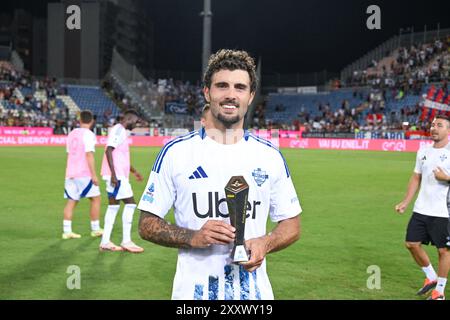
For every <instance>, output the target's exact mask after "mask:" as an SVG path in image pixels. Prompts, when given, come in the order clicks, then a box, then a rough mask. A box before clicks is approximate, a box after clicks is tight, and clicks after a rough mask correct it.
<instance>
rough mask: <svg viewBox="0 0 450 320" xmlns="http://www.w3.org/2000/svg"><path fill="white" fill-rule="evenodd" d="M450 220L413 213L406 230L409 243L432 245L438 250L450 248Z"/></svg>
mask: <svg viewBox="0 0 450 320" xmlns="http://www.w3.org/2000/svg"><path fill="white" fill-rule="evenodd" d="M448 227H449V219H448V218H441V217H431V216H426V215H423V214H420V213H417V212H413V214H412V216H411V219H410V220H409V223H408V229H407V230H406V241H407V242H421V243H423V244H429V243H431V244H432V245H434V246H435V247H437V248H448V246H447V245H446V243H447V237H448V236H449V231H448Z"/></svg>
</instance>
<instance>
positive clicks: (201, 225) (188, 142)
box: [138, 50, 301, 300]
mask: <svg viewBox="0 0 450 320" xmlns="http://www.w3.org/2000/svg"><path fill="white" fill-rule="evenodd" d="M256 84H257V79H256V74H255V65H254V61H253V59H252V58H251V57H250V56H249V55H248V54H247V53H246V52H244V51H234V50H220V51H218V52H217V53H215V54H213V55H212V56H211V57H210V60H209V64H208V68H207V70H206V72H205V75H204V95H205V99H206V101H207V102H208V103H209V105H210V110H209V111H208V114H209V115H208V116H206V117H205V118H204V120H205V123H204V127H203V128H202V129H200V130H199V131H194V132H192V133H190V134H188V135H185V136H182V137H179V138H177V139H175V140H173V141H171V142H169V143H168V144H166V145H165V146H164V148H163V149H162V150H161V152H160V153H159V155H158V157H157V159H156V161H155V163H154V166H153V168H152V171H151V173H150V177H149V180H148V183H147V186H146V189H145V191H144V193H143V195H142V197H141V200H140V202H139V205H138V208H139V209H140V210H141V219H140V222H139V233H140V235H141V237H142V238H143V239H145V240H148V241H151V242H154V243H157V244H160V245H163V246H168V247H175V248H179V253H178V263H177V270H176V274H175V279H174V282H173V290H172V299H198V300H202V299H205V300H216V299H219V300H222V299H225V300H236V299H237V300H247V299H252V300H253V299H273V298H274V296H273V292H272V287H271V284H270V281H269V278H268V276H267V272H266V259H265V256H266V255H267V254H268V253H271V252H274V251H278V250H281V249H283V248H286V247H287V246H289V245H290V244H292V243H294V242H295V241H296V240H297V239H299V236H300V216H299V214H300V213H301V207H300V203H299V199H298V197H297V194H296V191H295V189H294V185H293V183H292V180H291V175H290V172H289V170H288V168H287V165H286V162H285V161H284V158H283V156H282V155H281V153H280V151H279V150H277V149H276V148H275V147H274V146H273V145H272V144H271V143H270V142H268V141H266V140H263V139H260V138H258V137H256V136H254V135H252V134H249V133H248V132H247V131H245V130H243V122H244V116H245V114H246V112H247V110H248V106H249V105H250V103H251V102H252V100H253V98H254V95H255V90H256ZM239 175H242V176H244V178H245V180H246V181H247V183H248V184H249V195H248V201H247V219H246V225H245V244H246V247H247V249H248V250H249V252H250V260H249V261H248V262H245V263H241V264H233V263H232V262H231V258H230V253H231V250H232V248H233V241H234V238H235V230H234V228H233V227H232V226H231V225H230V219H229V216H228V209H227V205H226V200H225V191H224V188H225V185H226V184H227V182H228V181H229V179H230V178H231V177H232V176H239ZM172 206H173V208H174V214H175V221H176V223H175V224H169V223H168V222H167V221H166V220H165V219H164V217H165V216H166V214H167V212H168V211H169V209H170V208H171V207H172ZM269 216H270V218H271V220H272V221H274V222H277V226H276V227H275V228H274V229H273V230H272V231H271V232H270V233H267V232H266V223H267V218H268V217H269Z"/></svg>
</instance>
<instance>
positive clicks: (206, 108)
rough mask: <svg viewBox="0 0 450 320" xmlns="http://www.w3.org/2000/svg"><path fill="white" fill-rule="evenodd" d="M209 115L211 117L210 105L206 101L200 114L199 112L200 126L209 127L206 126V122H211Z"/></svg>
mask: <svg viewBox="0 0 450 320" xmlns="http://www.w3.org/2000/svg"><path fill="white" fill-rule="evenodd" d="M210 117H211V110H210V106H209V103H206V104H205V105H204V106H203V109H202V114H201V116H200V123H201V125H202V127H204V128H205V129H209V128H208V127H207V124H208V123H211V121H210Z"/></svg>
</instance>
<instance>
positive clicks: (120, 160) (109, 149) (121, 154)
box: [100, 110, 144, 253]
mask: <svg viewBox="0 0 450 320" xmlns="http://www.w3.org/2000/svg"><path fill="white" fill-rule="evenodd" d="M138 119H139V118H138V114H137V112H136V111H134V110H128V111H126V112H125V114H124V117H123V119H122V120H121V121H120V123H118V124H116V125H115V126H114V127H112V128H111V130H110V131H109V134H108V142H107V145H106V150H105V155H104V156H103V162H102V172H101V173H102V176H103V179H104V180H105V181H106V191H107V192H108V198H109V205H108V209H107V210H106V214H105V232H104V233H103V236H102V241H101V243H100V250H101V251H123V250H126V251H129V252H133V253H141V252H143V251H144V249H143V248H141V247H139V246H137V245H136V244H135V243H134V242H133V241H131V225H132V222H133V214H134V210H135V209H136V201H135V200H134V198H133V190H132V189H131V185H130V182H129V179H128V178H129V175H130V172H131V173H133V174H134V176H135V177H136V179H137V181H142V176H141V174H140V173H139V172H138V171H137V170H136V169H134V168H133V167H132V166H131V164H130V149H129V144H128V134H127V130H132V129H133V128H134V127H135V125H136V122H137V121H138ZM121 200H122V201H123V203H124V204H125V206H124V209H123V213H122V224H123V238H122V243H121V245H120V246H117V245H115V244H114V243H113V242H111V232H112V229H113V225H114V221H115V220H116V215H117V212H118V211H119V209H120V201H121Z"/></svg>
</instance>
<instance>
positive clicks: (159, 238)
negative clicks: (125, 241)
mask: <svg viewBox="0 0 450 320" xmlns="http://www.w3.org/2000/svg"><path fill="white" fill-rule="evenodd" d="M194 234H195V231H194V230H190V229H186V228H181V227H178V226H175V225H171V224H169V223H168V222H167V221H166V220H164V219H162V218H160V217H158V216H156V215H154V214H152V213H150V212H146V211H141V217H140V219H139V235H140V236H141V238H142V239H144V240H147V241H150V242H153V243H156V244H159V245H162V246H166V247H172V248H191V247H192V238H193V237H194Z"/></svg>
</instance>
